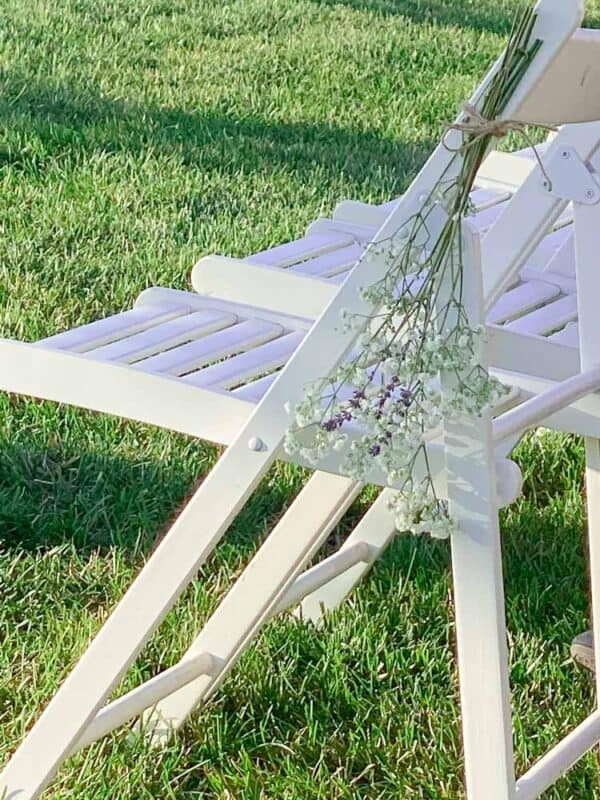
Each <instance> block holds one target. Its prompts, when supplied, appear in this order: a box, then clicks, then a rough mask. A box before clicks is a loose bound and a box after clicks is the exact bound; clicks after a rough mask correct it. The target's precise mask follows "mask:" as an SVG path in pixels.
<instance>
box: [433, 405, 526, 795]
mask: <svg viewBox="0 0 600 800" xmlns="http://www.w3.org/2000/svg"><path fill="white" fill-rule="evenodd" d="M446 448H447V450H446V459H447V469H448V492H449V500H450V511H451V514H452V517H453V518H454V519H455V520H456V521H457V523H458V531H457V532H456V533H454V534H453V537H452V569H453V580H454V603H455V614H456V640H457V650H458V665H459V678H460V695H461V709H462V727H463V746H464V759H465V773H466V788H467V798H468V800H512V799H513V798H514V797H515V775H514V761H513V745H512V729H511V707H510V689H509V680H508V652H507V641H506V625H505V614H504V588H503V578H502V554H501V546H500V530H499V524H498V514H497V508H496V502H495V486H494V483H495V478H494V460H493V449H492V441H491V426H490V424H489V422H488V421H486V420H474V421H470V422H468V423H465V424H464V425H462V426H461V427H460V428H459V427H458V426H455V427H451V428H449V429H448V430H447V432H446Z"/></svg>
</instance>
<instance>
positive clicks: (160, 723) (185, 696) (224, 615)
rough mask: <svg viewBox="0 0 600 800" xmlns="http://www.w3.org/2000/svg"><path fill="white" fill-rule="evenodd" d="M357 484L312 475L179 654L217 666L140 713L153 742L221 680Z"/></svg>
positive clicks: (167, 733)
mask: <svg viewBox="0 0 600 800" xmlns="http://www.w3.org/2000/svg"><path fill="white" fill-rule="evenodd" d="M361 488H362V487H361V484H360V483H357V482H356V481H353V480H350V479H349V478H343V477H341V476H338V475H332V474H327V473H324V472H317V473H316V474H315V475H313V477H312V478H311V479H310V480H309V482H308V483H307V484H306V486H305V487H304V489H303V490H302V491H301V492H300V494H299V495H298V497H297V498H296V499H295V501H294V502H293V503H292V505H291V506H290V508H289V509H288V510H287V512H286V513H285V514H284V516H283V517H282V518H281V520H280V521H279V523H278V524H277V526H276V527H275V529H274V530H273V531H272V533H271V534H270V535H269V537H268V538H267V540H266V541H265V542H264V544H263V545H262V547H261V548H260V549H259V551H258V552H257V553H256V554H255V556H254V558H253V559H252V561H251V562H250V563H249V564H248V566H247V567H246V569H245V570H244V572H243V573H242V575H241V576H240V578H238V580H237V581H236V583H235V584H234V585H233V587H232V588H231V589H230V591H229V592H228V594H227V595H226V597H225V599H224V600H223V601H222V603H221V604H220V606H219V607H218V608H217V610H216V611H215V612H214V614H213V615H212V617H211V618H210V619H209V620H208V622H207V623H206V625H205V626H204V628H203V629H202V631H201V632H200V634H199V635H198V636H197V637H196V639H195V640H194V642H193V644H192V645H191V647H190V648H189V650H188V651H187V653H186V655H185V656H184V657H183V659H182V660H183V661H184V660H185V659H186V658H190V657H192V656H195V655H197V654H198V653H202V652H209V653H212V654H214V655H216V656H217V657H218V658H219V659H221V667H220V669H219V670H218V671H217V672H216V673H215V674H214V675H211V676H207V675H202V676H201V677H199V678H198V679H196V680H195V681H192V682H191V683H189V684H188V685H187V686H184V687H183V688H181V689H179V690H178V691H176V692H173V694H171V695H169V696H167V697H165V698H164V699H163V700H162V701H161V702H160V703H159V704H158V705H157V706H156V707H155V708H154V709H150V710H149V711H148V712H147V713H146V715H145V716H144V719H143V723H142V727H143V730H144V732H145V733H146V734H147V735H149V736H150V738H151V739H152V741H153V742H154V743H155V744H157V745H159V744H162V743H164V742H165V741H167V740H168V738H169V737H170V736H171V735H172V733H173V731H174V730H176V729H178V728H180V727H181V726H182V725H183V723H184V722H185V720H186V719H187V717H188V716H189V715H190V713H191V712H192V711H193V710H194V708H195V707H196V706H197V705H198V704H199V703H200V702H202V701H203V700H205V699H206V697H207V696H208V695H209V694H211V693H212V692H214V691H215V690H216V688H217V687H218V686H219V685H220V684H221V683H222V681H223V680H224V679H225V677H226V675H227V674H228V672H229V671H230V670H231V668H232V667H233V665H234V664H235V662H236V660H237V659H238V658H239V656H240V655H241V654H242V652H243V651H244V649H245V648H246V647H247V645H248V643H249V642H250V641H251V639H252V637H253V636H254V635H255V634H256V632H257V631H258V630H259V629H260V627H261V626H262V625H263V624H264V623H265V622H266V621H267V620H268V619H269V618H270V616H271V613H272V611H273V609H274V608H275V606H276V604H277V602H278V600H279V599H280V598H281V596H282V594H283V593H284V592H285V590H286V589H287V588H288V586H289V585H290V584H291V583H292V581H293V580H294V579H295V578H296V576H297V575H298V573H299V572H300V571H301V570H302V569H303V567H304V565H305V564H306V563H307V561H309V560H310V558H311V557H312V556H313V555H314V553H315V552H316V550H317V549H318V548H319V546H320V545H321V544H322V543H323V541H324V540H325V539H326V537H327V536H328V535H329V533H330V531H331V530H332V528H333V527H334V525H336V524H337V522H338V521H339V520H340V519H341V517H342V516H343V514H344V513H345V511H346V510H347V509H348V507H349V506H350V504H351V503H352V502H353V500H354V499H355V498H356V496H357V495H358V494H359V492H360V490H361Z"/></svg>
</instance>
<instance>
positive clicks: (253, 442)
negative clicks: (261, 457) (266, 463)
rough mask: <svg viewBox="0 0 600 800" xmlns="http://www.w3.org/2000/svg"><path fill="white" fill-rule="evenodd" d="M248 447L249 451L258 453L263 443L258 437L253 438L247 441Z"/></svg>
mask: <svg viewBox="0 0 600 800" xmlns="http://www.w3.org/2000/svg"><path fill="white" fill-rule="evenodd" d="M248 447H249V448H250V450H254V452H255V453H259V452H260V451H261V450H262V449H263V441H262V439H259V438H258V436H253V437H252V438H251V439H250V440H249V441H248Z"/></svg>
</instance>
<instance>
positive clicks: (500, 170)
mask: <svg viewBox="0 0 600 800" xmlns="http://www.w3.org/2000/svg"><path fill="white" fill-rule="evenodd" d="M535 166H536V165H535V163H534V162H533V161H531V160H530V159H528V158H522V157H520V156H518V155H516V154H515V153H504V152H502V151H500V150H492V151H491V152H490V153H488V155H487V158H486V159H485V161H484V162H483V164H482V165H481V167H480V169H479V172H478V173H477V184H478V186H481V187H483V188H488V189H495V190H496V191H498V192H502V191H504V192H510V193H512V192H513V191H515V190H516V189H518V188H519V186H521V185H522V184H523V183H524V182H525V181H526V179H527V178H528V177H529V175H530V174H531V173H532V172H533V170H534V169H535Z"/></svg>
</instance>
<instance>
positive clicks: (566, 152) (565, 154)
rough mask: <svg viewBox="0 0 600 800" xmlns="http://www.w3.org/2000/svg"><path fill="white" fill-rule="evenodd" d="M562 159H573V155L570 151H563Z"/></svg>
mask: <svg viewBox="0 0 600 800" xmlns="http://www.w3.org/2000/svg"><path fill="white" fill-rule="evenodd" d="M560 157H561V158H571V153H569V151H568V150H563V151H562V152H561V154H560Z"/></svg>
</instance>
